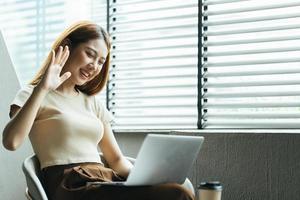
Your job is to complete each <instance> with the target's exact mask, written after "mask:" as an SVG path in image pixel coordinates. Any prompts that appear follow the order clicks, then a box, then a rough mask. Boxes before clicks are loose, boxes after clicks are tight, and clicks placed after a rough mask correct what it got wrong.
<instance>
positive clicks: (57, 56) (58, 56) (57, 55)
mask: <svg viewBox="0 0 300 200" xmlns="http://www.w3.org/2000/svg"><path fill="white" fill-rule="evenodd" d="M62 53H63V47H62V46H59V47H58V51H57V54H56V57H55V62H54V64H58V65H60V62H61V57H62Z"/></svg>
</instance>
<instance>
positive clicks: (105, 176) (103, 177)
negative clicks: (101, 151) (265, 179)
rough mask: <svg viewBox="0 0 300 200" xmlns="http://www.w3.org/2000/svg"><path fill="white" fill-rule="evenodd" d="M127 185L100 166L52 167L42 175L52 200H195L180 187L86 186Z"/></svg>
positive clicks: (167, 185) (116, 175) (162, 185)
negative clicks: (97, 182) (119, 182)
mask: <svg viewBox="0 0 300 200" xmlns="http://www.w3.org/2000/svg"><path fill="white" fill-rule="evenodd" d="M94 181H101V182H110V181H124V179H123V178H122V177H120V176H118V174H117V173H115V172H114V171H113V170H111V169H109V168H105V167H104V166H102V165H101V164H94V163H93V164H91V163H89V164H81V165H79V166H75V167H73V166H71V167H67V168H64V167H51V169H50V170H44V171H43V183H44V186H45V188H46V191H47V194H48V196H49V199H55V200H60V199H64V200H68V199H70V200H71V199H72V200H85V199H89V200H127V199H128V200H136V199H139V200H141V199H143V200H160V199H161V200H168V199H170V200H192V199H194V198H193V195H192V194H191V192H190V191H188V190H187V189H185V188H184V187H183V186H181V185H179V184H161V185H155V186H111V185H101V186H99V185H90V186H87V185H86V183H87V182H94Z"/></svg>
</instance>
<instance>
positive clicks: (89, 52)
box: [61, 39, 108, 85]
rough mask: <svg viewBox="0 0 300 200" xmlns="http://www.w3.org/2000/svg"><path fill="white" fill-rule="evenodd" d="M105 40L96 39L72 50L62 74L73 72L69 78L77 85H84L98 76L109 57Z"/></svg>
mask: <svg viewBox="0 0 300 200" xmlns="http://www.w3.org/2000/svg"><path fill="white" fill-rule="evenodd" d="M107 54H108V50H107V47H106V44H105V42H104V40H102V39H94V40H90V41H88V42H86V43H81V44H79V45H78V46H77V47H76V48H75V49H71V53H70V57H69V59H68V61H67V62H66V64H65V67H64V68H63V70H62V73H61V74H63V73H65V72H67V71H69V72H71V74H72V75H71V77H70V78H69V80H70V81H72V82H73V83H74V84H75V85H83V84H85V83H87V82H88V81H90V80H92V79H93V78H94V77H95V76H96V75H98V74H99V73H100V71H101V69H102V67H103V64H104V62H105V59H106V57H107Z"/></svg>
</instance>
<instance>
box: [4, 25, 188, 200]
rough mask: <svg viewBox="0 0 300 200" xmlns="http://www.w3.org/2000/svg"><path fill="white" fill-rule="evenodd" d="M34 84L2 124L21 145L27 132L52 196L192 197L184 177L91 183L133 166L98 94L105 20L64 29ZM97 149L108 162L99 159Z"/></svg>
mask: <svg viewBox="0 0 300 200" xmlns="http://www.w3.org/2000/svg"><path fill="white" fill-rule="evenodd" d="M52 48H53V50H52V51H51V52H50V53H49V55H48V57H47V59H46V60H45V62H44V64H43V65H42V67H41V69H40V71H39V72H38V73H37V75H36V76H35V78H34V79H33V80H32V81H31V83H30V84H29V85H28V86H27V87H26V88H23V89H22V90H20V91H19V92H18V94H17V95H16V97H15V99H14V101H13V102H12V105H11V109H10V113H9V114H10V117H11V120H10V121H9V123H8V124H7V125H6V127H5V129H4V131H3V145H4V147H6V148H7V149H9V150H16V149H17V148H18V147H19V146H20V145H21V144H22V143H23V141H24V139H25V138H26V137H27V136H29V139H30V141H31V144H32V147H33V150H34V152H35V154H36V155H37V157H38V159H39V161H40V165H41V172H42V183H43V186H44V188H45V190H46V193H47V195H48V197H49V199H50V200H69V199H70V200H71V199H72V200H77V199H78V200H79V199H80V200H83V199H89V200H93V199H95V200H96V199H98V200H108V199H109V200H126V199H128V200H135V199H139V200H141V199H143V200H160V199H161V200H190V199H193V198H194V197H193V195H192V194H191V193H190V191H188V190H186V189H185V188H183V187H182V186H181V185H178V184H163V185H156V186H138V187H124V186H101V187H97V186H93V185H87V184H86V183H87V182H92V181H108V182H110V181H122V180H125V179H126V177H127V176H128V174H129V171H130V169H131V168H132V165H131V163H130V162H129V161H127V160H126V159H125V158H124V156H123V154H122V152H121V150H120V148H119V146H118V144H117V142H116V139H115V137H114V135H113V132H112V129H111V125H110V122H111V120H112V117H111V114H110V113H109V112H108V110H107V109H106V108H105V106H103V104H102V103H101V102H100V101H99V100H97V99H96V98H95V96H94V95H95V94H97V93H98V92H100V91H101V90H102V89H103V87H104V86H105V84H106V81H107V78H108V72H109V64H110V48H111V42H110V38H109V35H108V33H107V32H106V31H105V30H104V29H103V28H101V27H100V26H98V25H96V24H94V23H92V22H88V21H82V22H79V23H76V24H74V25H72V26H71V27H70V28H68V29H67V30H65V31H64V32H63V33H62V34H61V35H60V37H58V38H57V40H56V41H55V42H54V44H53V47H52ZM98 148H100V149H101V151H102V153H103V155H104V158H105V159H106V161H107V163H108V164H109V168H105V167H104V166H103V164H102V163H101V160H100V157H99V153H98Z"/></svg>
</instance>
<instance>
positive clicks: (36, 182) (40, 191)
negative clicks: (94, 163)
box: [22, 153, 195, 200]
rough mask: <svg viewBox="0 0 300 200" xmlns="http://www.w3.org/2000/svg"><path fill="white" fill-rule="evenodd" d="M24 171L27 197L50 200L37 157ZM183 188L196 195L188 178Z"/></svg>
mask: <svg viewBox="0 0 300 200" xmlns="http://www.w3.org/2000/svg"><path fill="white" fill-rule="evenodd" d="M100 157H101V161H102V162H103V164H104V165H105V166H107V162H106V161H105V160H104V157H103V155H102V154H101V153H100ZM126 159H128V160H129V161H130V162H131V163H134V162H135V159H134V158H130V157H126ZM22 169H23V172H24V175H25V178H26V183H27V188H26V191H25V196H26V197H27V199H28V200H48V197H47V195H46V192H45V190H44V188H43V186H42V184H41V182H40V175H41V172H40V163H39V160H38V159H37V157H36V155H32V156H29V157H28V158H26V159H25V160H24V162H23V165H22ZM183 186H184V187H186V188H187V189H189V190H191V191H192V192H193V194H195V191H194V187H193V185H192V183H191V182H190V180H189V179H188V178H187V179H186V180H185V182H184V183H183Z"/></svg>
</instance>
